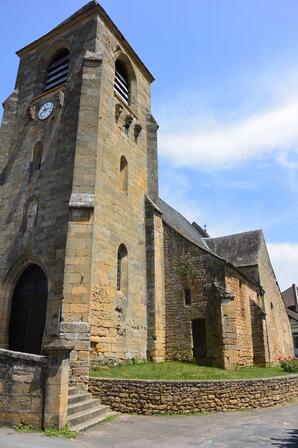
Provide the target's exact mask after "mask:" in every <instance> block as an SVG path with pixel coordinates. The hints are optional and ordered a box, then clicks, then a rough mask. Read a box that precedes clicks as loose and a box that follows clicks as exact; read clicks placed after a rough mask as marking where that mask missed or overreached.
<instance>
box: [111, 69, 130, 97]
mask: <svg viewBox="0 0 298 448" xmlns="http://www.w3.org/2000/svg"><path fill="white" fill-rule="evenodd" d="M114 89H115V92H117V94H118V95H120V97H121V98H122V100H123V101H124V102H125V103H126V104H128V103H129V79H128V76H127V73H126V69H125V67H124V65H123V64H122V63H121V61H116V65H115V84H114Z"/></svg>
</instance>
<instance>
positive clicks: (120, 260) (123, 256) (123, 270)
mask: <svg viewBox="0 0 298 448" xmlns="http://www.w3.org/2000/svg"><path fill="white" fill-rule="evenodd" d="M117 291H121V292H122V293H123V294H125V295H126V296H127V293H128V252H127V249H126V247H125V245H124V244H121V245H120V246H119V249H118V255H117Z"/></svg>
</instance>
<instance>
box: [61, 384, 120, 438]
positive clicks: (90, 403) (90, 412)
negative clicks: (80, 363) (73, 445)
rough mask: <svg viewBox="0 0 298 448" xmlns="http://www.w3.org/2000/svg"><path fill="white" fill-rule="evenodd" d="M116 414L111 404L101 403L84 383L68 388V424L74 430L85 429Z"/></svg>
mask: <svg viewBox="0 0 298 448" xmlns="http://www.w3.org/2000/svg"><path fill="white" fill-rule="evenodd" d="M112 415H116V412H113V411H111V409H110V408H109V406H105V405H103V404H101V402H100V400H99V399H95V398H92V395H91V394H90V393H89V392H87V390H86V389H85V388H84V386H83V385H82V386H81V385H71V386H70V387H69V389H68V425H69V427H70V429H72V430H73V431H78V432H79V431H84V430H85V429H87V428H89V427H90V426H93V425H96V424H97V423H100V422H101V421H103V420H105V419H106V418H107V417H110V416H112Z"/></svg>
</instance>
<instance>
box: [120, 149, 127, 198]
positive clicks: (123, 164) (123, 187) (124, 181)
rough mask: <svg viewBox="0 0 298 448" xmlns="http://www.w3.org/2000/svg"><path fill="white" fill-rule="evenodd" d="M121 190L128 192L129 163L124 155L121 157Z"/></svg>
mask: <svg viewBox="0 0 298 448" xmlns="http://www.w3.org/2000/svg"><path fill="white" fill-rule="evenodd" d="M120 190H121V191H123V193H126V194H127V192H128V164H127V160H126V158H125V157H124V156H122V157H121V159H120Z"/></svg>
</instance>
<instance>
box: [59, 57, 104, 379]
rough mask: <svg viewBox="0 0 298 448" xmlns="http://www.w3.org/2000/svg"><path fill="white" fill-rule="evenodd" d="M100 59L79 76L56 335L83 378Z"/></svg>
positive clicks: (74, 370)
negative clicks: (68, 344) (69, 348)
mask: <svg viewBox="0 0 298 448" xmlns="http://www.w3.org/2000/svg"><path fill="white" fill-rule="evenodd" d="M101 65H102V57H101V55H98V54H95V53H92V52H90V51H87V52H86V54H85V57H84V66H83V73H82V87H81V101H80V111H79V121H78V132H77V140H76V149H75V163H74V177H73V185H72V194H71V198H70V203H69V207H70V220H69V223H68V234H67V245H66V257H65V273H64V302H63V307H62V322H61V326H60V335H61V336H62V337H63V338H67V339H68V340H71V341H72V343H73V345H74V352H73V353H72V354H71V370H72V375H74V376H81V375H88V374H89V364H90V362H89V359H90V301H91V288H92V286H91V285H92V279H91V272H92V253H93V230H94V216H93V210H94V203H95V184H96V160H97V151H98V129H99V121H100V120H99V110H100V86H101V70H102V67H101Z"/></svg>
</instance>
